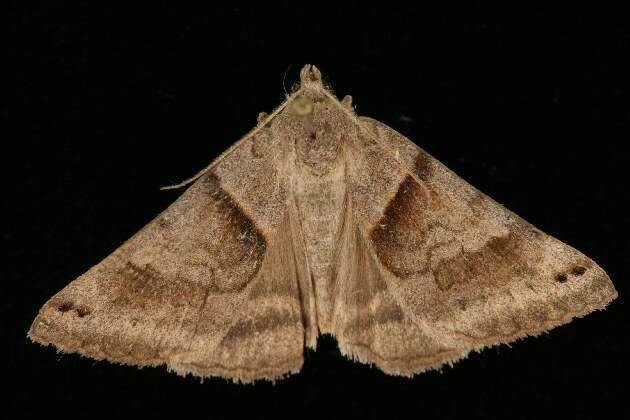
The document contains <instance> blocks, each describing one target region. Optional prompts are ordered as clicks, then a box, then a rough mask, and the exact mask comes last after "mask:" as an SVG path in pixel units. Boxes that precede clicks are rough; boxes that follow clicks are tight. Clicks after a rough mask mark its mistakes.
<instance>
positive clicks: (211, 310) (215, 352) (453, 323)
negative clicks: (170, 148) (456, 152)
mask: <svg viewBox="0 0 630 420" xmlns="http://www.w3.org/2000/svg"><path fill="white" fill-rule="evenodd" d="M615 297H616V291H615V289H614V287H613V285H612V283H611V282H610V279H609V278H608V276H607V275H606V274H605V273H604V271H603V270H602V269H601V268H600V267H598V266H597V264H595V263H594V262H593V261H592V260H591V259H589V258H588V257H586V256H584V255H583V254H581V253H580V252H578V251H576V250H575V249H573V248H571V247H570V246H568V245H566V244H563V243H562V242H560V241H558V240H557V239H554V238H552V237H550V236H548V235H546V234H544V233H543V232H541V231H539V230H538V229H536V228H535V227H533V226H532V225H530V224H529V223H527V222H525V221H524V220H522V219H521V218H519V217H518V216H516V215H515V214H513V213H511V212H510V211H508V210H506V209H505V208H504V207H502V206H501V205H499V204H498V203H496V202H494V201H493V200H492V199H490V198H489V197H487V196H486V195H484V194H483V193H481V192H479V191H478V190H476V189H475V188H474V187H472V186H470V185H469V184H468V183H466V182H465V181H464V180H463V179H461V178H459V177H458V176H456V175H455V174H454V173H453V172H451V171H450V170H449V169H447V168H446V167H445V166H444V165H442V164H441V163H440V162H438V161H437V160H436V159H434V158H433V157H431V156H430V155H429V154H427V153H426V152H424V151H423V150H422V149H420V148H419V147H417V146H416V145H415V144H413V143H412V142H411V141H409V140H407V139H406V138H405V137H404V136H402V135H400V134H398V133H396V132H395V131H394V130H392V129H391V128H389V127H387V126H385V125H384V124H382V123H379V122H378V121H375V120H372V119H369V118H364V117H361V118H358V117H357V116H356V115H355V114H354V112H353V110H352V106H351V98H350V97H346V98H344V100H343V101H341V102H339V101H338V100H337V99H336V98H335V97H334V96H333V95H332V94H331V93H330V92H329V91H328V90H327V89H326V88H325V87H324V86H323V84H322V82H321V74H320V73H319V71H318V70H317V69H316V68H315V67H314V66H313V67H312V66H306V67H304V69H302V72H301V85H300V89H299V90H297V91H296V92H295V93H294V94H293V95H291V97H289V98H288V100H287V101H286V102H285V103H284V104H283V105H282V106H281V107H280V108H278V109H277V110H276V111H274V113H273V114H272V115H270V116H268V117H267V116H265V115H263V116H262V117H261V118H260V119H259V125H258V127H257V128H256V129H255V130H254V131H253V132H252V134H251V135H248V136H246V137H245V138H244V139H243V140H241V141H240V142H239V143H237V144H236V145H235V146H233V147H232V148H231V149H229V150H228V151H227V152H226V153H224V154H223V155H222V156H220V157H219V159H217V160H216V161H215V162H214V163H213V164H211V165H210V166H209V167H208V168H207V169H206V170H205V171H203V172H202V173H201V175H200V177H199V178H198V179H197V181H196V182H195V183H194V184H193V185H192V186H191V187H190V188H189V189H188V190H187V191H186V192H185V193H184V194H183V195H182V196H181V197H180V198H179V199H178V200H177V201H176V202H175V203H174V204H173V205H172V206H171V207H169V208H168V209H167V210H166V211H165V212H164V213H162V214H161V215H160V216H158V217H157V218H156V219H155V220H154V221H153V222H151V223H150V224H149V225H147V226H146V227H145V228H144V229H142V230H141V231H140V232H139V233H137V234H136V235H135V236H134V237H133V238H132V239H130V240H129V241H127V242H126V243H125V244H124V245H123V246H121V247H120V248H119V249H117V250H116V251H115V252H114V253H113V254H112V255H110V256H109V257H107V258H105V260H104V261H103V262H101V263H100V264H98V265H97V266H95V267H94V268H92V269H91V270H89V271H88V272H87V273H85V274H84V275H82V276H81V277H79V278H78V279H77V280H75V281H74V282H72V283H70V284H69V285H68V286H67V287H66V288H64V289H63V290H62V291H60V292H59V293H58V294H56V295H55V296H54V297H53V298H51V299H50V301H49V302H48V303H46V305H44V307H43V308H42V309H41V310H40V313H39V315H38V316H37V318H36V319H35V321H34V322H33V325H32V326H31V330H30V331H29V336H30V337H31V338H32V339H33V340H35V341H37V342H40V343H43V344H54V345H55V346H56V347H57V348H59V349H61V350H62V351H67V352H78V353H81V354H83V355H87V356H90V357H93V358H96V359H108V360H111V361H115V362H121V363H128V364H135V365H140V366H144V365H160V364H166V365H167V366H168V367H169V369H171V370H174V371H176V372H178V373H180V374H187V373H192V374H194V375H197V376H201V377H206V376H216V375H219V376H224V377H228V378H231V379H234V380H237V381H243V382H250V381H253V380H256V379H270V380H274V379H276V378H279V377H281V376H282V375H284V374H287V373H291V372H296V371H297V370H299V369H300V367H301V365H302V360H303V349H304V347H305V346H308V347H311V348H315V346H316V342H317V336H318V334H321V333H329V334H333V335H334V336H335V337H336V338H337V341H338V343H339V347H340V349H341V351H342V353H343V354H345V355H348V356H349V357H352V358H354V359H356V360H359V361H362V362H366V363H372V364H375V365H376V366H378V367H379V368H380V369H382V370H383V371H385V372H388V373H391V374H398V375H412V374H415V373H419V372H422V371H425V370H427V369H431V368H437V367H439V366H441V365H443V364H445V363H451V362H453V361H455V360H458V359H460V358H462V357H465V356H466V355H467V354H468V353H469V352H470V351H471V350H473V349H480V348H482V347H485V346H489V345H494V344H498V343H508V342H511V341H513V340H515V339H517V338H519V337H524V336H527V335H536V334H538V333H540V332H542V331H545V330H547V329H549V328H552V327H554V326H557V325H560V324H563V323H566V322H569V321H570V320H571V319H572V318H573V317H578V316H582V315H584V314H586V313H588V312H590V311H592V310H595V309H601V308H603V307H604V306H605V305H606V304H607V303H608V302H610V301H611V300H612V299H614V298H615Z"/></svg>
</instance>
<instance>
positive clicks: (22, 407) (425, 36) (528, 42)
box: [0, 1, 630, 419]
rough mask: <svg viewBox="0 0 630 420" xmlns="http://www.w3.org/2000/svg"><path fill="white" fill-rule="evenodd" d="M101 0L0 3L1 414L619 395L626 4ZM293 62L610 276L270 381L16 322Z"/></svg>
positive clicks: (557, 401) (143, 208) (142, 216)
mask: <svg viewBox="0 0 630 420" xmlns="http://www.w3.org/2000/svg"><path fill="white" fill-rule="evenodd" d="M92 3H94V4H92ZM208 3H210V2H208ZM388 3H392V2H388ZM462 3H472V2H462ZM504 3H505V4H507V3H508V2H504ZM95 4H96V2H72V1H64V2H50V1H49V2H42V3H39V4H32V3H31V2H14V5H13V6H11V7H12V9H11V10H10V12H9V13H8V14H5V16H6V17H7V18H8V20H9V22H8V25H6V26H5V27H6V28H8V29H9V31H10V35H9V37H8V41H9V46H8V50H6V49H5V51H7V52H8V55H9V62H10V64H9V67H8V69H9V79H8V82H9V83H8V85H9V86H8V87H9V90H8V93H9V95H8V97H7V98H8V103H7V104H5V105H4V106H3V109H2V119H3V120H4V122H5V124H3V125H4V126H5V127H8V128H9V129H10V130H11V131H12V134H10V135H9V136H3V137H4V139H3V141H2V144H3V149H4V150H3V154H2V156H3V161H4V163H3V165H2V170H3V172H5V171H6V173H4V174H3V175H2V182H3V199H2V203H1V204H0V205H1V206H2V212H3V213H4V215H3V219H2V220H3V223H2V225H1V229H2V230H1V232H0V233H1V236H0V237H1V246H2V248H3V250H2V268H1V270H2V271H1V272H0V275H1V279H2V293H1V295H0V305H1V308H2V313H3V317H2V319H3V334H4V340H3V349H4V351H5V352H6V355H5V358H4V359H3V361H4V363H3V366H4V371H5V374H4V377H3V384H4V385H5V386H8V389H7V390H5V391H4V393H3V399H4V401H5V402H4V407H5V411H6V410H8V412H9V414H10V416H9V418H18V417H22V416H25V415H26V414H27V413H31V412H35V411H41V410H52V411H53V412H55V413H56V414H59V415H62V417H61V418H74V417H82V418H87V419H89V418H92V417H94V416H95V415H96V414H108V415H110V417H111V418H116V417H113V416H114V415H116V414H121V415H124V416H129V417H132V416H133V417H138V416H141V415H147V414H148V415H151V416H153V417H154V418H158V416H159V415H161V414H166V413H170V414H191V415H192V414H195V415H196V417H199V418H201V417H202V416H203V418H217V417H219V415H220V414H222V415H227V413H229V412H228V411H226V410H235V411H234V412H233V414H232V415H233V416H236V414H239V413H243V412H245V413H249V414H251V415H252V416H255V417H257V418H261V417H264V416H267V415H274V416H282V415H289V416H297V415H298V413H305V414H306V415H313V416H335V417H340V416H350V417H355V416H356V417H361V418H364V417H366V416H368V415H374V416H377V417H380V418H399V417H400V416H403V417H404V416H413V417H421V418H433V417H441V418H442V417H462V416H466V417H468V418H478V417H486V418H507V417H553V418H559V417H567V418H582V417H590V418H594V417H603V418H615V417H618V416H619V415H621V414H622V413H624V412H625V414H627V413H628V411H629V410H630V407H629V404H628V397H627V378H628V375H629V374H630V370H629V369H628V358H629V357H630V354H629V352H628V345H629V344H630V342H629V339H628V337H629V335H628V321H629V316H628V315H629V313H628V305H627V304H626V296H628V293H630V290H629V287H628V281H629V280H628V278H629V277H628V276H629V274H630V273H629V269H628V265H629V263H630V262H629V260H628V248H629V247H628V234H629V233H630V232H629V225H630V216H629V214H630V213H629V212H628V209H627V205H628V182H627V181H628V176H627V169H626V168H627V167H628V162H629V158H630V156H629V154H628V150H627V142H628V140H629V134H630V130H629V118H628V115H629V112H630V109H629V102H630V101H629V95H630V89H629V87H630V86H629V81H628V80H629V78H628V74H630V72H629V70H630V66H629V65H628V64H629V63H628V60H629V54H628V53H627V50H625V49H624V48H625V47H627V45H628V43H629V41H630V37H629V36H628V31H627V29H626V28H627V20H626V19H624V18H623V16H622V13H621V10H614V9H611V8H610V6H608V8H603V7H601V6H594V5H584V4H582V3H581V2H578V3H573V4H572V5H571V6H566V5H564V6H560V5H553V4H552V3H551V2H545V3H544V4H543V3H539V2H526V4H527V5H528V6H527V7H525V6H521V7H519V8H516V7H513V8H506V6H505V5H504V6H501V7H494V6H489V5H487V4H485V5H483V6H477V7H475V8H473V7H470V6H457V5H448V6H446V5H444V6H436V5H427V4H424V5H423V6H415V7H406V6H405V7H403V6H400V7H394V6H392V5H391V4H389V5H388V6H387V8H386V9H370V10H364V9H362V8H358V7H347V8H341V6H340V5H339V4H338V5H336V6H335V5H333V6H331V5H323V4H320V3H317V2H305V3H304V4H303V3H301V2H300V3H298V2H292V3H286V4H283V5H282V6H278V7H276V8H274V9H273V10H272V9H263V8H259V9H256V10H254V9H251V8H250V7H248V6H246V5H239V6H229V7H223V6H219V5H216V4H214V5H207V6H203V7H201V6H187V7H180V6H178V7H175V4H177V2H170V3H169V2H165V3H164V4H163V3H162V2H146V3H145V4H142V3H140V2H134V3H133V4H134V6H133V8H131V6H130V5H126V6H125V7H120V8H118V7H116V8H114V7H109V8H108V7H104V6H98V7H97V6H96V5H95ZM169 4H170V5H169ZM435 4H441V2H435ZM304 63H313V64H316V65H317V66H318V67H319V68H320V69H321V71H322V72H323V74H324V77H325V79H326V80H327V81H328V82H329V83H330V84H332V86H333V87H334V89H335V91H336V93H337V94H338V95H339V96H340V97H341V96H343V95H345V94H347V93H351V94H352V95H353V97H354V99H355V103H356V104H357V110H358V113H359V114H361V115H368V116H371V117H374V118H376V119H378V120H380V121H383V122H384V123H386V124H388V125H390V126H391V127H393V128H395V129H397V130H398V131H400V132H402V133H403V134H405V135H407V136H408V137H409V138H411V139H414V140H415V141H416V142H417V143H418V144H419V145H420V146H421V147H423V148H424V149H426V150H427V151H428V152H430V153H431V154H433V155H434V156H435V157H437V158H438V159H440V160H441V161H442V162H444V163H445V164H446V165H447V166H449V167H450V168H451V169H453V170H454V171H455V172H457V173H458V174H460V175H461V176H462V177H463V178H465V179H466V180H468V181H469V182H471V183H472V184H473V185H475V186H477V187H478V188H479V189H481V190H482V191H484V192H485V193H487V194H489V195H490V196H492V197H493V198H495V199H496V200H497V201H499V202H501V203H503V204H505V205H506V206H507V207H508V208H510V209H512V210H513V211H515V212H516V213H517V214H519V215H521V216H522V217H524V218H525V219H526V220H528V221H530V222H532V223H533V224H534V225H536V226H537V227H539V228H541V229H542V230H544V231H546V232H547V233H549V234H551V235H554V236H556V237H558V238H559V239H561V240H563V241H565V242H567V243H569V244H571V245H573V246H575V247H576V248H577V249H579V250H581V251H582V252H584V253H585V254H587V255H589V256H591V257H592V258H593V259H595V260H596V261H597V262H598V263H599V264H600V265H601V266H602V267H604V268H605V269H606V270H607V271H608V273H609V274H610V276H611V278H612V279H613V281H614V283H615V286H616V287H617V290H618V291H619V294H620V298H619V299H618V300H617V301H615V302H614V303H613V304H612V305H611V306H610V307H609V309H607V310H606V311H604V312H597V313H594V314H591V315H589V316H587V317H586V318H583V319H579V320H576V321H574V322H573V323H571V324H569V325H567V326H564V327H560V328H558V329H555V330H553V331H552V332H550V333H549V334H545V335H543V336H541V337H539V338H537V339H533V338H530V339H527V340H523V341H519V342H517V343H515V344H513V345H512V346H511V348H510V347H507V346H500V347H495V348H492V349H488V350H485V351H483V352H482V353H480V354H472V355H471V356H470V357H469V358H468V359H466V360H465V361H462V362H460V363H458V364H457V365H456V366H455V367H454V368H450V367H446V368H445V369H444V370H443V372H442V373H438V372H430V373H427V374H423V375H420V376H417V377H415V378H413V379H405V378H397V377H390V376H387V375H385V374H383V373H381V372H380V371H378V370H376V369H373V368H370V367H368V366H364V365H360V364H358V363H353V362H351V361H348V360H346V359H344V358H343V357H342V356H341V355H340V354H339V352H338V350H337V348H336V344H335V342H334V340H332V339H330V338H324V339H320V347H319V349H318V350H317V352H312V351H309V352H307V353H306V361H305V364H304V368H303V371H302V373H300V374H298V375H295V376H292V377H290V378H289V379H287V380H284V381H281V382H279V383H277V384H276V385H275V386H272V385H271V384H268V383H261V384H258V385H255V386H239V385H234V384H230V383H227V382H226V381H224V380H222V379H210V380H205V381H204V382H203V384H200V383H199V380H197V379H193V378H191V377H188V378H182V377H178V376H175V375H173V374H169V373H167V372H166V370H165V369H164V368H147V369H142V370H138V369H136V368H133V367H124V366H119V365H112V364H109V363H107V362H94V361H92V360H89V359H84V358H80V357H78V356H76V355H63V356H62V355H58V354H57V353H56V352H55V350H53V349H52V348H50V347H49V348H43V347H41V346H39V345H35V344H32V343H30V342H29V341H28V340H27V339H26V331H27V329H28V327H29V325H30V322H31V321H32V319H33V318H34V316H35V315H36V313H37V311H38V309H39V308H40V306H41V305H42V304H43V303H44V302H45V301H46V300H47V299H48V298H49V297H50V296H52V295H53V294H54V293H56V292H57V291H58V290H60V289H61V288H62V287H63V286H65V285H66V284H67V283H68V282H70V281H71V280H73V279H74V278H75V277H77V276H78V275H80V274H81V273H83V272H84V271H85V270H87V269H88V268H89V267H91V266H92V265H94V264H96V263H97V262H99V261H100V260H101V259H102V258H103V257H105V256H106V255H107V254H109V253H110V252H111V251H113V250H114V249H115V248H116V247H117V246H118V245H120V244H121V243H122V242H123V241H124V240H126V239H127V238H129V237H130V236H131V235H132V234H133V233H134V232H136V231H137V230H138V229H139V228H140V227H142V226H143V225H144V224H145V223H147V222H148V221H149V220H151V219H152V218H153V217H154V216H155V215H157V214H158V213H159V212H160V211H161V210H163V209H164V208H165V207H166V206H167V205H168V204H170V203H171V202H172V201H174V200H175V199H176V198H177V197H178V195H179V194H180V193H181V191H168V192H161V191H159V190H158V187H159V186H162V185H165V184H170V183H175V182H179V181H181V180H182V179H185V178H187V177H188V176H191V175H192V174H194V173H195V172H196V171H197V170H199V169H201V168H202V167H204V166H205V165H206V164H207V163H209V162H210V161H211V160H212V159H213V158H214V157H216V156H217V155H218V154H219V153H220V152H221V151H222V150H224V149H225V148H226V147H227V146H229V145H230V144H231V143H233V142H234V141H236V140H238V138H239V137H240V136H242V135H243V134H244V133H246V132H247V131H248V130H249V129H250V128H252V126H253V125H254V124H255V121H256V115H257V113H258V112H260V111H270V110H271V109H272V108H273V107H275V106H276V105H278V104H279V103H280V102H281V101H282V100H283V95H284V93H283V83H284V84H286V89H289V88H290V86H291V85H292V83H293V82H295V81H296V79H297V72H298V71H299V68H300V67H301V66H302V64H304ZM289 66H290V67H289ZM287 69H288V70H287ZM285 72H286V78H285V77H284V75H285ZM285 79H286V80H285Z"/></svg>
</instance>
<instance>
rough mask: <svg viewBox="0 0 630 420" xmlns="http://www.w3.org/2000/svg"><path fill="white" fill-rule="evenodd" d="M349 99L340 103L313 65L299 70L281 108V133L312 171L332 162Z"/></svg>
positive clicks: (346, 119) (329, 166) (322, 169)
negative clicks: (297, 79) (296, 82)
mask: <svg viewBox="0 0 630 420" xmlns="http://www.w3.org/2000/svg"><path fill="white" fill-rule="evenodd" d="M348 104H349V102H348V101H347V100H345V99H344V101H343V102H342V103H340V102H339V101H338V100H337V99H336V98H335V97H334V95H333V94H332V93H331V92H330V91H329V90H328V89H327V88H326V87H325V86H324V84H323V83H322V74H321V72H320V71H319V69H318V68H317V67H315V66H313V65H310V64H309V65H306V66H304V67H303V68H302V70H301V71H300V87H299V89H298V90H297V91H296V92H295V93H294V94H293V95H292V96H291V98H290V99H289V102H288V103H287V106H286V108H285V112H284V128H285V135H287V137H288V138H290V139H291V140H292V141H293V142H294V144H295V148H296V152H297V157H298V159H299V160H300V161H301V162H302V163H304V164H306V165H307V166H309V167H311V169H313V170H315V171H316V172H319V173H323V172H328V171H330V170H331V169H333V168H334V167H335V166H336V162H337V158H338V157H339V153H340V150H341V145H342V142H343V139H342V138H341V136H342V134H343V133H344V132H347V127H345V126H346V125H347V124H348V123H349V115H348V113H347V108H348Z"/></svg>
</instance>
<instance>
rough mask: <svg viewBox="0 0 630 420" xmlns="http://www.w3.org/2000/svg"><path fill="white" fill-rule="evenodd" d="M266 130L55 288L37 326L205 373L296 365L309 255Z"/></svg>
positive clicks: (270, 374) (248, 372)
mask: <svg viewBox="0 0 630 420" xmlns="http://www.w3.org/2000/svg"><path fill="white" fill-rule="evenodd" d="M265 140H266V139H264V138H262V137H261V136H260V135H254V136H252V138H250V139H247V140H246V141H244V142H242V144H240V145H239V147H237V148H235V149H234V150H233V151H232V153H230V154H229V155H227V156H224V157H223V159H221V160H220V161H218V162H217V164H216V165H214V166H213V167H212V169H211V170H210V171H209V172H207V173H206V174H204V175H203V176H202V177H201V178H199V179H198V180H197V181H196V182H195V183H194V184H193V185H192V186H191V187H190V188H189V189H188V190H187V191H186V192H185V193H184V194H183V195H182V196H181V197H180V198H179V199H178V200H177V201H176V202H175V203H174V204H173V205H171V206H170V207H169V208H168V209H167V210H166V211H164V212H163V213H162V214H161V215H159V216H158V217H157V218H156V219H155V220H153V221H152V222H151V223H150V224H149V225H147V226H146V227H145V228H144V229H142V230H141V231H140V232H138V233H137V234H136V235H135V236H134V237H133V238H131V239H130V240H129V241H127V242H126V243H125V244H123V245H122V246H121V247H120V248H119V249H117V250H116V251H115V252H114V253H113V254H112V255H110V256H108V257H107V258H105V260H104V261H102V262H101V263H100V264H98V265H96V266H95V267H93V268H92V269H91V270H89V271H88V272H87V273H85V274H84V275H82V276H81V277H79V278H78V279H77V280H75V281H73V282H72V283H70V284H69V285H68V286H67V287H65V288H64V289H63V290H61V291H60V292H59V293H57V294H56V295H55V296H54V297H52V298H51V299H50V301H49V302H48V303H46V305H44V307H43V308H42V309H41V310H40V313H39V315H38V316H37V318H36V319H35V321H34V322H33V325H32V327H31V330H30V331H29V336H30V337H31V338H32V339H33V340H35V341H37V342H40V343H43V344H54V345H55V346H56V347H57V348H59V349H60V350H62V351H66V352H78V353H80V354H83V355H86V356H90V357H92V358H95V359H108V360H110V361H115V362H120V363H125V364H134V365H140V366H144V365H161V364H166V365H167V366H168V368H169V369H171V370H174V371H176V372H178V373H180V374H187V373H192V374H194V375H197V376H202V377H203V376H215V375H220V376H224V377H228V378H232V379H234V380H239V381H244V382H249V381H252V380H254V379H262V378H266V379H271V380H273V379H275V378H278V377H280V376H282V375H284V374H286V373H289V372H295V371H297V370H299V369H300V367H301V365H302V355H303V347H304V328H303V322H302V312H301V302H300V299H301V297H300V289H299V287H300V285H299V284H300V281H303V279H302V280H301V278H302V277H304V275H305V274H304V270H305V263H304V261H303V260H304V256H303V255H300V253H299V252H298V251H296V250H299V249H300V247H299V246H296V244H294V243H293V242H292V241H293V237H295V236H299V235H294V233H293V229H294V227H295V220H293V221H292V220H291V217H290V212H289V211H288V210H287V209H286V208H285V207H284V202H285V200H283V199H282V196H283V195H286V185H285V182H286V179H285V178H284V177H283V174H281V173H280V171H279V167H278V165H276V164H275V162H273V161H271V160H270V159H269V158H264V157H260V155H259V154H257V152H258V151H257V150H256V148H257V147H271V148H272V147H273V145H270V144H265V143H264V142H265ZM256 142H258V143H256ZM255 144H256V146H254V145H255ZM245 155H246V156H245ZM273 155H274V154H273V153H269V154H265V156H273ZM244 162H247V167H243V164H244ZM253 179H255V180H256V181H255V182H256V184H254V185H252V182H251V181H252V180H253ZM254 220H255V221H256V222H254Z"/></svg>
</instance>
